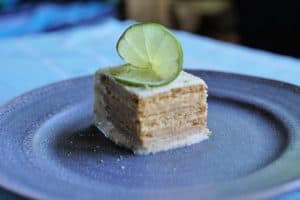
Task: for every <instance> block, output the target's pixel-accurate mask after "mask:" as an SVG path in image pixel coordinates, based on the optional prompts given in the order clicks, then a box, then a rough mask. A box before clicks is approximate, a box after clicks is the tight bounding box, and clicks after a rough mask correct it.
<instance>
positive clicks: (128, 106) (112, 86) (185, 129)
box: [94, 23, 209, 154]
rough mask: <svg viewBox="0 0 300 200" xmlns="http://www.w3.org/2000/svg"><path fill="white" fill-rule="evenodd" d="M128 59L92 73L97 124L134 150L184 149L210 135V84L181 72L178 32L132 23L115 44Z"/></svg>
mask: <svg viewBox="0 0 300 200" xmlns="http://www.w3.org/2000/svg"><path fill="white" fill-rule="evenodd" d="M117 50H118V53H119V54H120V56H121V57H122V58H123V59H124V60H125V61H126V62H127V63H126V64H124V65H120V66H117V67H112V68H106V69H101V70H98V71H97V72H96V73H95V77H94V94H95V97H94V113H95V124H96V126H97V127H98V128H99V129H100V130H101V132H102V133H103V134H104V135H105V136H106V137H107V138H109V139H111V140H112V141H113V142H114V143H116V144H118V145H120V146H123V147H126V148H129V149H131V150H132V151H133V152H134V153H136V154H149V153H156V152H159V151H165V150H169V149H173V148H177V147H183V146H187V145H191V144H194V143H197V142H200V141H202V140H204V139H207V138H208V134H209V130H208V128H207V123H206V117H207V86H206V84H205V82H204V81H203V80H202V79H201V78H199V77H196V76H194V75H192V74H189V73H187V72H184V71H182V59H183V53H182V49H181V45H180V43H179V42H178V40H177V39H176V38H175V36H173V35H172V33H170V32H169V31H168V30H167V29H166V28H164V27H163V26H161V25H158V24H153V23H143V24H137V25H133V26H131V27H129V28H128V29H127V30H126V31H125V32H124V33H123V35H122V36H121V38H120V39H119V41H118V44H117Z"/></svg>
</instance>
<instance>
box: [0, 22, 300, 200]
mask: <svg viewBox="0 0 300 200" xmlns="http://www.w3.org/2000/svg"><path fill="white" fill-rule="evenodd" d="M129 24H131V22H129V21H126V22H119V21H117V20H114V19H109V20H106V21H105V22H103V23H101V24H98V25H94V26H88V27H84V28H75V29H72V30H68V31H63V32H57V33H51V34H43V35H39V34H36V35H30V36H26V37H21V38H11V39H0V93H1V95H0V104H1V103H5V102H6V101H8V100H9V99H11V98H13V97H15V96H17V95H20V94H21V93H24V92H26V91H28V90H31V89H34V88H36V87H40V86H43V85H45V84H48V83H52V82H55V81H60V80H63V79H69V78H72V77H76V76H82V75H86V74H92V73H93V72H94V71H95V70H96V69H98V68H101V67H105V66H109V65H117V64H120V63H122V61H121V59H120V58H119V57H118V55H117V53H116V50H115V44H116V42H117V39H118V38H119V36H120V34H121V33H122V31H123V30H124V29H125V28H126V27H127V26H128V25H129ZM175 34H176V35H177V36H178V38H179V40H180V42H181V43H182V45H183V49H184V68H185V69H208V70H217V71H226V72H233V73H240V74H247V75H252V76H260V77H265V78H271V79H276V80H281V81H284V82H289V83H293V84H296V85H300V78H299V77H300V61H299V60H298V59H295V58H291V57H287V56H280V55H275V54H271V53H267V52H264V51H259V50H254V49H249V48H246V47H242V46H237V45H233V44H228V43H223V42H220V41H216V40H212V39H209V38H205V37H200V36H196V35H192V34H189V33H186V32H179V31H177V32H175ZM295 167H299V166H295ZM7 195H9V194H8V193H5V192H2V193H1V192H0V198H1V197H2V198H1V199H7V197H8V196H7ZM279 199H284V200H289V199H300V192H297V191H296V192H292V193H289V194H286V195H282V196H281V197H279Z"/></svg>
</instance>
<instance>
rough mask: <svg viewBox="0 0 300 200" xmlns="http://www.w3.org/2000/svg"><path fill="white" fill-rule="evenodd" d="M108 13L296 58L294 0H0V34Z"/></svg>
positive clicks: (72, 23)
mask: <svg viewBox="0 0 300 200" xmlns="http://www.w3.org/2000/svg"><path fill="white" fill-rule="evenodd" d="M111 17H115V18H118V19H120V20H127V19H131V20H136V21H145V22H149V21H152V22H159V23H161V24H164V25H166V26H168V27H170V28H173V29H179V30H185V31H188V32H192V33H195V34H200V35H205V36H208V37H212V38H216V39H218V40H223V41H228V42H232V43H239V44H243V45H246V46H250V47H254V48H259V49H264V50H269V51H272V52H276V53H280V54H285V55H290V56H294V57H300V39H299V36H300V1H298V0H285V1H282V0H281V1H278V0H263V1H262V0H98V1H89V0H82V1H73V0H60V1H59V0H56V1H55V0H53V1H42V0H41V1H39V0H0V38H5V37H20V36H24V35H28V34H41V33H45V32H54V31H63V30H65V29H71V28H73V27H76V26H88V25H90V24H97V23H101V22H103V21H105V20H106V19H108V18H111ZM0 45H1V44H0Z"/></svg>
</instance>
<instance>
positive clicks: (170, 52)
mask: <svg viewBox="0 0 300 200" xmlns="http://www.w3.org/2000/svg"><path fill="white" fill-rule="evenodd" d="M116 48H117V51H118V54H119V55H120V57H121V58H122V59H123V60H124V61H125V62H126V63H127V64H124V65H121V66H119V67H114V68H111V69H109V72H110V74H111V75H112V76H113V77H114V78H115V79H116V80H117V81H119V82H121V83H124V84H127V85H133V86H145V87H147V86H149V87H155V86H161V85H165V84H168V83H170V82H171V81H173V80H174V79H175V78H176V77H177V76H178V75H179V73H180V72H181V70H182V62H183V52H182V47H181V45H180V43H179V41H178V40H177V39H176V37H175V36H174V35H173V34H172V33H171V32H170V31H168V30H167V29H166V28H165V27H163V26H162V25H160V24H155V23H140V24H135V25H132V26H130V27H129V28H127V29H126V30H125V32H124V33H123V34H122V35H121V37H120V39H119V41H118V43H117V47H116Z"/></svg>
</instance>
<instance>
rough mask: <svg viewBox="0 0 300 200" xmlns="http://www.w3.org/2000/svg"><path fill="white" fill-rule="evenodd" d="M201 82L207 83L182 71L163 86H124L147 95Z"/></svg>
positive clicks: (132, 91) (141, 94) (140, 95)
mask: <svg viewBox="0 0 300 200" xmlns="http://www.w3.org/2000/svg"><path fill="white" fill-rule="evenodd" d="M199 84H203V85H206V84H205V82H204V81H203V80H202V79H201V78H199V77H197V76H194V75H192V74H189V73H187V72H184V71H182V72H181V73H180V74H179V76H178V77H177V78H176V79H175V80H174V81H172V82H171V83H169V84H167V85H164V86H161V87H153V88H145V87H131V86H124V87H125V89H126V90H128V91H130V92H131V93H134V94H135V95H137V96H139V97H147V96H151V95H155V94H158V93H163V92H167V91H170V90H171V89H174V88H181V87H187V86H192V85H199Z"/></svg>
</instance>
